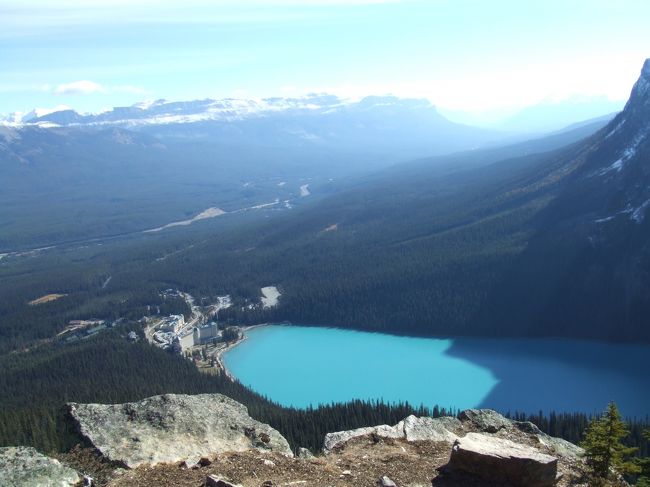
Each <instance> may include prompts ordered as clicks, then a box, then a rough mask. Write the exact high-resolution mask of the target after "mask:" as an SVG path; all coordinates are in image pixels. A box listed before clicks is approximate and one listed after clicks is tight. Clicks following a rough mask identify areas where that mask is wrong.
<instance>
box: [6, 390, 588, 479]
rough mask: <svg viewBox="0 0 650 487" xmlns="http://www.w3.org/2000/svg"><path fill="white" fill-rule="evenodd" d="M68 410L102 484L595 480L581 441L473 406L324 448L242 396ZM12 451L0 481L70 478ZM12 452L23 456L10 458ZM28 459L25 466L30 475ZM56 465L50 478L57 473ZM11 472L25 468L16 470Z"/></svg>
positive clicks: (335, 437)
mask: <svg viewBox="0 0 650 487" xmlns="http://www.w3.org/2000/svg"><path fill="white" fill-rule="evenodd" d="M69 410H70V414H71V416H72V418H73V419H74V421H75V422H76V424H77V427H78V429H79V431H80V433H81V434H82V435H83V436H84V437H85V438H86V439H87V440H88V441H89V442H90V444H91V445H92V448H91V449H87V450H83V451H84V452H86V453H84V455H90V456H92V457H93V458H95V459H97V460H98V461H99V462H100V463H101V464H102V465H103V467H102V468H107V469H108V470H107V471H105V472H104V471H103V470H102V471H99V470H97V469H96V471H93V468H94V467H93V462H95V463H97V462H96V461H95V460H92V459H91V460H88V461H86V460H83V459H82V458H81V457H82V456H83V455H82V456H79V455H77V456H75V455H74V453H70V454H68V457H66V456H65V455H63V456H61V458H62V459H63V460H66V461H69V462H70V464H73V465H75V467H76V468H77V470H78V471H80V472H83V473H84V474H87V475H90V476H92V477H95V479H96V483H95V484H94V485H99V486H105V485H107V486H110V487H139V486H143V487H144V486H149V485H156V486H188V487H189V486H193V487H197V486H199V485H216V486H222V487H228V486H238V485H239V486H243V487H259V486H262V487H273V486H280V485H299V486H300V487H323V486H325V485H327V486H339V487H343V486H347V487H361V486H366V487H367V486H370V485H380V486H383V487H398V486H399V487H407V486H408V487H422V486H434V487H456V486H458V487H460V486H462V487H488V486H499V487H505V486H510V487H551V486H555V487H569V486H573V487H577V486H583V487H586V486H587V485H588V483H586V481H585V480H584V479H585V478H586V475H585V474H586V472H587V469H586V465H585V461H584V459H583V451H582V450H581V449H580V448H578V447H577V446H575V445H573V444H571V443H569V442H567V441H564V440H561V439H559V438H552V437H550V436H548V435H546V434H544V433H542V432H541V431H540V430H539V429H538V428H537V427H536V426H535V425H534V424H532V423H528V422H517V421H511V420H509V419H507V418H505V417H503V416H502V415H500V414H498V413H496V412H495V411H491V410H485V409H470V410H467V411H464V412H462V413H461V414H460V415H459V416H458V417H457V418H456V417H443V418H426V417H422V418H418V417H416V416H409V417H407V418H405V419H404V420H403V421H400V422H399V423H397V424H396V425H392V426H391V425H380V426H373V427H369V428H360V429H356V430H351V431H339V432H335V433H330V434H328V435H327V436H326V437H325V439H324V444H323V451H322V454H318V455H312V454H311V452H309V451H307V450H305V449H300V452H299V455H298V456H297V457H294V456H293V455H292V453H291V450H290V448H289V444H288V442H287V441H286V439H285V438H283V437H282V436H281V435H280V434H279V433H278V432H277V431H276V430H274V429H273V428H271V427H270V426H268V425H265V424H262V423H260V422H258V421H255V420H254V419H252V418H251V417H250V416H249V415H248V412H247V409H246V408H245V407H244V406H243V405H241V404H239V403H237V402H235V401H233V400H232V399H229V398H227V397H225V396H222V395H220V394H204V395H197V396H186V395H174V394H167V395H163V396H155V397H150V398H148V399H144V400H142V401H140V402H135V403H127V404H113V405H102V404H69ZM8 452H9V453H10V454H5V460H2V456H1V455H0V462H2V461H4V467H3V466H2V464H0V472H3V473H2V474H1V475H5V477H1V476H0V485H11V486H14V485H16V486H18V485H30V486H32V485H69V484H66V483H64V481H61V482H59V483H51V484H38V483H36V482H26V481H23V480H20V479H24V478H37V477H38V475H40V474H39V472H40V471H41V470H40V469H41V463H39V462H43V461H46V462H49V463H48V465H49V464H51V465H54V466H55V467H57V468H58V469H59V470H61V469H62V470H61V471H62V472H64V473H65V472H67V474H70V475H71V477H70V478H73V477H72V476H73V475H76V473H75V472H74V471H71V470H69V469H68V470H65V467H63V465H61V464H59V463H58V462H57V461H56V460H51V459H47V458H46V457H42V455H41V456H40V457H39V458H41V460H39V461H38V462H31V461H30V460H28V459H29V458H37V457H38V455H39V454H38V453H37V452H35V451H34V450H33V449H13V450H8ZM11 452H14V453H11ZM16 452H18V453H20V454H18V453H16ZM26 452H27V453H29V455H27V454H26ZM12 455H13V457H15V458H16V459H18V460H11V461H8V460H7V459H6V458H10V457H11V458H13V457H12ZM88 458H90V457H88ZM43 459H45V460H43ZM11 462H13V463H11ZM10 465H18V466H20V465H23V467H16V468H13V467H11V466H10ZM118 466H121V467H127V470H124V469H122V468H118ZM21 469H22V470H21ZM23 470H26V471H28V472H29V475H28V476H27V477H25V476H24V475H23V473H21V472H23ZM55 470H56V469H55ZM55 470H52V473H51V475H52V477H53V478H54V477H55V476H56V475H59V474H57V473H55ZM6 471H14V472H17V473H15V474H14V476H13V477H8V476H7V474H6ZM100 473H101V475H100ZM21 475H23V476H22V477H21ZM46 475H50V474H46ZM60 475H63V474H60ZM30 476H31V477H30ZM74 478H77V479H78V478H79V477H78V476H77V477H74ZM12 479H13V480H12ZM15 479H18V480H15ZM12 482H13V483H12Z"/></svg>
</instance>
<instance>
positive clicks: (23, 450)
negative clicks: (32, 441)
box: [0, 446, 81, 487]
mask: <svg viewBox="0 0 650 487" xmlns="http://www.w3.org/2000/svg"><path fill="white" fill-rule="evenodd" d="M80 481H81V477H80V476H79V474H78V473H77V472H76V471H74V470H73V469H71V468H69V467H66V466H65V465H63V464H61V462H59V461H58V460H56V459H54V458H50V457H46V456H45V455H43V454H41V453H39V452H38V451H36V450H35V449H34V448H31V447H26V446H16V447H14V446H10V447H4V448H0V485H2V486H3V487H23V486H29V487H68V486H72V485H76V484H77V483H78V482H80Z"/></svg>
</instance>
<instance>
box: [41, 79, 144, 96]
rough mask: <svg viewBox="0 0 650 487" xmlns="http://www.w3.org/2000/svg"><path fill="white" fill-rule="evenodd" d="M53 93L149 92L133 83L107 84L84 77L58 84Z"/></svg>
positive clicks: (142, 93)
mask: <svg viewBox="0 0 650 487" xmlns="http://www.w3.org/2000/svg"><path fill="white" fill-rule="evenodd" d="M45 86H49V85H45ZM52 93H53V94H55V95H93V94H98V93H130V94H132V95H145V94H147V90H145V89H144V88H140V87H139V86H132V85H117V86H105V85H102V84H100V83H96V82H94V81H89V80H87V79H84V80H79V81H73V82H71V83H63V84H60V85H57V86H56V87H54V89H53V90H52Z"/></svg>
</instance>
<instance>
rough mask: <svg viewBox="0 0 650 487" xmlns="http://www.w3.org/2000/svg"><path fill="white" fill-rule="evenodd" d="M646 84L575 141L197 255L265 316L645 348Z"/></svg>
mask: <svg viewBox="0 0 650 487" xmlns="http://www.w3.org/2000/svg"><path fill="white" fill-rule="evenodd" d="M649 81H650V62H648V61H647V62H646V63H645V65H644V68H643V71H642V74H641V77H640V79H639V81H638V82H637V84H636V85H635V87H634V89H633V91H632V94H631V97H630V100H629V102H628V103H627V105H626V107H625V110H624V111H623V112H622V113H621V114H619V115H618V116H617V117H616V118H615V119H614V120H613V121H612V122H611V123H610V124H608V125H607V127H605V128H604V129H602V130H600V131H599V132H598V133H596V134H594V135H592V136H590V137H588V138H587V139H584V140H582V141H580V142H577V143H574V144H572V145H569V146H566V147H563V148H559V149H556V150H553V151H551V152H547V153H529V154H526V151H523V152H522V151H521V148H519V149H516V148H504V149H495V150H492V151H480V152H478V151H477V152H476V153H467V154H462V155H457V156H453V157H450V158H449V159H447V162H446V163H445V162H444V160H445V159H446V158H440V159H434V160H424V161H418V162H415V163H412V164H407V165H402V166H397V167H395V168H393V169H391V170H390V171H388V172H385V173H383V174H379V175H377V176H376V177H375V178H374V179H373V180H372V181H371V182H369V183H366V184H365V185H360V186H359V187H357V188H355V189H354V190H353V191H348V192H345V193H343V194H340V195H337V197H336V198H331V199H328V200H325V201H322V202H320V203H319V204H317V205H315V206H313V207H312V208H309V209H306V210H305V211H302V212H300V213H299V214H297V215H294V216H293V217H292V218H287V219H286V220H285V221H283V222H276V223H275V224H274V225H273V227H269V228H267V229H266V230H265V231H259V230H258V229H256V230H255V234H254V235H253V234H251V235H249V236H248V237H241V236H240V237H237V238H233V239H231V241H230V242H229V243H226V244H224V243H223V242H222V243H219V244H218V245H217V244H215V243H213V242H208V243H206V244H204V245H203V246H199V247H197V249H195V252H197V254H196V255H201V260H200V261H201V263H202V264H205V259H206V258H207V259H209V260H212V261H213V262H214V263H215V265H216V266H219V267H218V268H219V269H220V275H222V276H223V277H224V279H228V280H233V281H236V280H239V281H240V282H241V281H244V280H245V281H246V282H256V284H261V285H267V283H269V282H273V283H278V284H279V285H280V286H281V287H282V288H283V290H284V292H283V295H282V298H281V306H280V307H279V308H278V309H277V310H276V311H272V312H270V313H268V314H267V315H266V316H265V318H271V319H273V318H275V319H289V320H293V321H297V322H303V323H305V322H306V323H309V322H312V323H314V322H315V323H328V324H335V325H339V326H354V327H360V328H368V329H375V330H390V331H395V332H408V333H423V334H448V335H460V334H470V335H477V334H480V335H495V336H503V335H527V336H530V335H546V336H549V335H550V336H555V335H562V336H574V337H593V338H604V339H614V340H617V339H621V340H636V339H644V340H650V328H649V327H648V326H647V323H646V322H647V314H648V311H649V310H650V273H649V270H650V245H649V242H650V238H649V237H650V232H649V231H650V224H649V222H648V220H649V219H647V218H646V217H645V212H646V210H647V209H648V208H649V207H650V202H649V198H650V179H649V178H650V176H649V174H650V147H649V146H648V127H649V122H650V112H649V111H648V106H649V100H650V95H649V92H648V83H649ZM504 157H505V158H504ZM500 159H501V160H500ZM224 245H229V246H230V248H225V247H224ZM241 248H255V249H256V250H255V251H254V252H249V253H247V254H246V255H243V254H242V253H241V251H240V249H241ZM217 254H220V255H219V256H217ZM208 255H209V256H210V257H206V256H208ZM184 263H185V264H187V261H185V262H184ZM166 265H167V266H173V265H174V264H173V262H168V263H166ZM191 265H192V264H191V263H190V264H189V267H187V266H186V272H195V271H196V274H193V275H194V276H195V277H196V276H198V275H200V270H199V269H193V268H192V267H191ZM253 269H254V274H251V270H253ZM168 271H169V268H167V269H162V270H161V271H160V274H159V275H160V277H161V278H164V277H163V276H164V275H165V273H166V272H168ZM200 281H201V279H197V280H195V281H194V285H195V286H197V287H199V288H200V286H201V284H200ZM238 318H239V319H241V318H242V317H241V316H238Z"/></svg>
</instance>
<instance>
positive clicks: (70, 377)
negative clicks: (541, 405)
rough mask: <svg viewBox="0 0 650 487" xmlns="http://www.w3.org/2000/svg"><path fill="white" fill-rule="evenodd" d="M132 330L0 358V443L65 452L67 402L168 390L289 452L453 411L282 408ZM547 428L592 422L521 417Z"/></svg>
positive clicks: (69, 439)
mask: <svg viewBox="0 0 650 487" xmlns="http://www.w3.org/2000/svg"><path fill="white" fill-rule="evenodd" d="M127 330H128V327H126V326H125V325H124V326H119V327H116V328H114V329H112V330H109V331H107V332H104V333H102V334H101V335H100V336H96V337H93V338H89V339H86V340H83V341H82V342H81V343H77V344H72V345H65V346H63V345H45V346H39V347H35V348H34V349H32V350H30V351H26V352H20V353H9V354H6V355H4V356H2V357H1V358H0V445H33V446H35V447H37V448H38V449H40V450H42V451H45V452H49V451H67V450H69V449H70V448H72V447H73V446H74V445H75V444H78V443H79V442H80V438H79V437H78V436H77V434H76V432H75V431H74V430H73V428H72V427H71V425H70V423H69V421H68V420H67V416H66V409H65V403H66V402H102V403H119V402H127V401H135V400H139V399H142V398H144V397H148V396H152V395H156V394H163V393H185V394H198V393H213V392H219V393H223V394H225V395H228V396H230V397H232V398H233V399H235V400H237V401H240V402H242V403H243V404H245V405H246V406H247V407H248V409H249V413H250V414H251V415H252V416H253V417H255V418H256V419H258V420H260V421H262V422H265V423H268V424H270V425H272V426H273V427H274V428H276V429H278V430H279V431H280V432H281V433H282V434H283V435H284V436H285V437H286V438H287V440H288V441H289V443H290V444H291V446H292V448H294V449H297V448H298V447H301V446H302V447H307V448H310V449H311V450H313V451H319V450H320V448H321V447H322V443H323V438H324V435H325V434H326V433H328V432H332V431H340V430H346V429H353V428H357V427H361V426H369V425H376V424H395V423H397V422H399V421H400V420H402V419H404V418H405V417H406V416H408V415H409V414H416V415H420V416H422V415H430V416H434V417H436V416H441V415H447V414H452V415H453V414H456V413H457V411H446V410H444V409H441V408H438V407H437V406H435V405H420V406H413V405H409V404H385V403H383V402H381V401H353V402H350V403H347V404H330V405H321V406H317V407H312V408H308V409H305V410H300V409H292V408H284V407H281V406H279V405H277V404H274V403H273V402H271V401H269V400H267V399H265V398H264V397H261V396H260V395H258V394H256V393H254V392H253V391H251V390H249V389H247V388H246V387H244V386H242V385H241V384H239V383H237V382H233V381H231V380H230V379H228V378H227V377H225V376H224V375H208V374H204V373H201V372H199V371H198V369H197V368H196V367H195V366H194V364H193V363H192V362H191V361H188V360H186V359H183V358H181V357H179V356H176V355H173V354H171V353H168V352H165V351H162V350H160V349H158V348H155V347H153V346H151V345H148V344H146V343H144V342H142V341H140V342H137V343H130V342H128V341H127V340H126V339H125V336H124V335H125V333H126V331H127ZM502 412H503V413H508V415H509V416H511V417H512V418H513V419H517V420H530V421H532V422H534V423H535V424H537V425H538V426H539V427H540V428H541V429H542V430H543V431H545V432H548V433H549V434H552V435H555V436H560V437H562V438H565V439H567V440H569V441H572V442H578V441H579V440H580V439H581V438H582V435H583V432H584V430H585V428H586V426H587V424H588V421H589V418H588V417H587V416H586V415H584V414H578V413H575V414H564V413H563V414H556V413H551V414H550V415H547V414H545V413H542V412H540V413H539V414H538V415H532V416H529V415H523V414H517V413H512V414H510V413H509V412H507V411H502ZM648 424H650V422H649V421H648V420H647V419H645V420H639V419H636V420H634V421H632V422H631V423H630V426H631V431H632V433H631V435H630V437H629V438H628V439H627V440H626V441H627V442H628V443H629V444H630V445H632V446H639V447H640V450H639V454H641V455H647V453H648V441H647V440H646V439H644V438H643V434H642V432H643V429H644V428H647V427H648Z"/></svg>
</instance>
